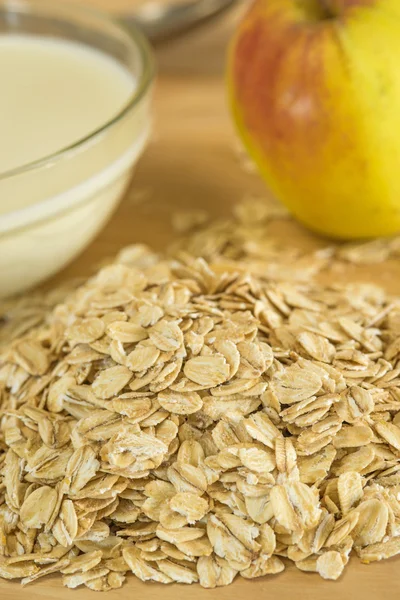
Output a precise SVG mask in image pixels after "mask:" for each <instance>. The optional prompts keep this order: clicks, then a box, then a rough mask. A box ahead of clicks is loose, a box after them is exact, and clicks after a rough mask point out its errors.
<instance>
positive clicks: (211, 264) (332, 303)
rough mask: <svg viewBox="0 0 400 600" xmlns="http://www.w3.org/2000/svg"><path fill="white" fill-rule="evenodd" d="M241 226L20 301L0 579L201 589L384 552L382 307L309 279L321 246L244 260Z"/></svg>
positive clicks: (398, 373)
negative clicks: (57, 294) (60, 294)
mask: <svg viewBox="0 0 400 600" xmlns="http://www.w3.org/2000/svg"><path fill="white" fill-rule="evenodd" d="M241 218H242V221H243V216H242V217H241ZM181 222H182V221H181ZM240 227H241V228H240ZM240 227H238V228H237V229H236V230H235V231H234V232H233V231H232V230H231V233H230V234H229V227H228V226H227V224H226V223H225V224H224V223H220V224H217V225H215V224H214V225H210V226H209V227H208V228H206V229H204V230H202V231H201V232H199V233H198V234H196V235H194V236H193V237H192V241H191V243H190V244H186V247H187V248H189V251H190V252H189V253H188V252H184V253H183V252H178V253H177V254H176V256H175V258H165V257H164V258H163V257H159V256H157V255H155V254H153V253H152V252H150V251H148V250H146V249H145V248H143V247H132V248H128V249H126V250H125V251H123V252H122V253H121V254H120V256H119V257H118V258H117V260H116V261H115V262H114V263H113V264H110V265H109V266H106V267H105V268H103V269H102V270H100V272H99V273H98V274H97V275H95V276H94V277H93V278H91V279H90V280H89V281H87V282H86V283H85V284H83V285H82V286H81V287H79V288H78V289H77V290H74V291H72V292H70V293H69V294H68V295H67V296H66V298H65V299H64V300H63V301H62V302H61V303H60V299H59V298H58V301H59V303H58V304H56V306H55V307H54V309H52V310H49V309H47V310H45V309H44V306H45V305H46V303H45V304H42V305H40V306H39V308H38V310H37V311H36V312H35V310H34V307H31V309H32V310H31V313H29V306H28V305H26V304H23V305H22V307H21V310H22V312H24V310H27V311H28V317H30V318H31V321H30V322H29V319H28V322H26V323H25V325H20V330H17V332H16V329H15V327H16V326H15V324H14V327H12V328H11V329H10V332H11V333H10V335H9V339H8V342H7V344H6V345H5V348H4V350H3V353H2V356H1V358H0V419H1V420H0V577H4V578H6V579H22V583H23V584H26V583H29V582H31V581H34V580H36V579H38V578H39V577H42V576H44V575H47V574H49V573H61V574H62V575H61V576H62V579H63V583H64V584H65V585H66V586H68V587H71V588H75V587H77V586H80V585H86V586H87V587H88V588H90V589H92V590H109V589H112V588H118V587H120V586H121V585H122V584H123V582H124V580H125V577H126V574H127V573H128V572H133V573H134V574H135V575H136V576H137V577H139V578H140V579H141V580H143V581H157V582H161V583H171V582H174V581H178V582H181V583H195V582H199V583H200V584H201V585H202V586H204V587H207V588H212V587H216V586H222V585H227V584H229V583H231V582H232V581H233V580H234V578H235V577H236V576H239V575H240V576H242V577H245V578H255V577H260V576H264V575H270V574H271V575H272V574H276V573H280V572H281V571H283V570H284V568H285V563H286V562H287V561H288V560H289V561H292V562H294V563H295V565H296V566H297V567H298V568H299V569H300V570H303V571H311V572H317V573H319V574H320V575H321V576H322V577H324V578H326V579H337V578H338V577H340V575H341V573H342V572H343V569H344V567H345V565H346V564H347V562H348V560H349V555H350V553H351V551H352V550H355V552H356V553H357V554H358V555H359V557H360V558H361V560H362V561H363V562H366V563H367V562H370V561H377V560H381V559H384V558H390V557H392V556H394V555H396V554H399V553H400V501H399V498H400V496H399V494H400V302H399V301H398V300H396V299H392V298H388V297H387V296H386V294H385V293H384V292H383V291H382V290H381V289H379V288H376V287H374V286H371V285H358V286H354V285H353V286H351V287H347V288H343V287H340V286H332V287H326V286H322V285H320V284H317V283H313V282H312V280H311V279H310V274H312V273H314V272H317V271H318V270H319V269H320V268H321V266H322V265H323V264H324V261H326V260H327V257H328V256H331V255H332V253H329V252H319V253H318V252H317V253H315V254H313V255H310V256H308V257H301V256H295V255H294V254H293V253H292V254H290V252H289V254H287V255H285V256H283V255H282V252H280V253H279V252H278V251H277V252H276V253H275V254H274V249H273V248H272V247H271V246H269V247H267V246H265V248H264V250H265V257H264V259H262V256H261V255H260V253H258V254H257V255H256V256H255V255H254V252H252V248H253V245H254V230H253V228H252V227H251V226H250V227H248V229H249V231H251V232H252V236H251V237H250V238H248V239H247V240H246V239H245V236H244V234H243V231H244V229H243V228H244V225H243V223H242V225H241V226H240ZM207 232H208V233H207ZM252 244H253V245H252ZM196 245H197V246H198V247H199V249H200V247H201V252H202V253H203V255H205V256H206V258H207V259H208V261H206V260H204V258H196V257H195V256H193V255H192V254H191V253H193V254H194V255H195V254H196ZM235 248H236V250H235ZM199 253H200V250H199ZM294 259H296V260H297V263H296V264H297V265H298V271H297V277H294V279H295V280H296V281H293V280H292V281H290V280H289V279H290V278H289V277H287V270H286V271H285V268H284V265H285V264H286V266H287V268H289V265H290V264H291V268H292V272H293V271H296V269H293V261H294ZM279 260H280V261H281V262H279ZM285 261H286V263H285ZM302 269H303V271H302ZM278 272H280V273H281V274H283V275H285V277H283V279H284V280H281V281H277V280H275V281H273V279H276V277H275V278H274V277H272V275H273V274H275V276H276V274H277V273H278ZM250 273H251V274H250ZM299 273H303V275H302V276H301V277H299V276H298V274H299ZM307 279H308V280H309V281H307ZM302 280H303V281H302ZM53 304H54V301H53V302H52V301H51V299H48V300H47V306H48V307H50V306H52V305H53ZM4 314H6V311H5V310H4ZM21 334H22V335H21Z"/></svg>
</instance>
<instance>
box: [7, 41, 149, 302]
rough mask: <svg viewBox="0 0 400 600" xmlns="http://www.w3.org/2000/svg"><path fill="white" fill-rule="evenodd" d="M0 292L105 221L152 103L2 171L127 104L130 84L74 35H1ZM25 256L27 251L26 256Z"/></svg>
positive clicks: (18, 285)
mask: <svg viewBox="0 0 400 600" xmlns="http://www.w3.org/2000/svg"><path fill="white" fill-rule="evenodd" d="M0 82H1V93H0V296H5V295H8V294H10V293H14V292H16V291H18V290H20V289H23V288H24V287H29V286H30V285H32V284H34V283H36V282H37V281H39V280H41V279H43V278H44V277H46V276H48V275H49V274H51V273H53V272H55V271H57V270H58V268H60V267H61V266H63V265H64V264H65V263H66V262H68V261H69V260H70V259H71V258H72V257H73V256H74V255H75V254H77V252H79V251H80V250H81V249H82V248H83V247H84V246H85V245H86V244H87V243H88V241H89V240H90V239H91V238H92V237H93V236H94V235H95V233H96V232H97V231H98V229H99V228H100V227H101V225H102V224H103V223H104V222H105V220H106V219H107V217H108V215H109V213H110V212H111V211H112V209H113V208H114V206H115V203H116V202H117V200H118V199H119V198H120V196H121V194H122V193H123V191H124V190H125V188H126V185H127V183H128V181H129V177H130V174H131V167H132V165H133V164H134V163H135V162H136V160H137V158H138V156H139V155H140V153H141V152H142V150H143V147H144V144H145V141H146V139H147V135H148V129H149V118H148V101H145V100H143V101H142V102H140V103H139V104H138V106H136V107H135V108H134V109H132V110H131V111H128V112H127V114H126V115H125V117H124V118H123V119H121V121H120V122H119V123H117V124H116V125H113V126H112V127H110V128H109V129H108V130H107V131H105V132H103V133H102V134H101V135H100V136H97V137H94V138H92V139H91V140H90V141H89V142H88V143H87V144H84V145H83V146H80V147H78V148H76V149H71V150H70V151H69V152H68V153H67V154H66V155H64V157H63V158H62V159H61V160H55V161H54V163H52V164H51V165H50V166H49V165H46V166H43V167H42V168H40V169H31V170H28V171H27V172H26V173H24V174H22V175H21V174H17V175H15V176H12V177H5V178H4V177H3V178H2V177H1V174H4V173H5V172H10V171H12V170H13V169H18V167H21V166H23V165H26V164H27V163H31V162H33V161H38V160H41V159H43V158H45V157H47V156H49V155H51V154H53V153H55V152H57V151H59V150H61V149H63V148H66V147H69V146H70V145H72V144H74V143H76V142H77V141H79V140H81V139H83V138H85V137H86V136H89V135H90V134H92V133H93V132H94V131H96V130H97V129H98V128H100V127H102V126H103V125H104V124H105V123H106V122H108V121H110V120H112V119H113V117H115V116H117V115H118V114H119V113H120V112H121V110H123V109H124V107H126V106H127V105H128V103H129V100H130V98H131V97H132V93H133V92H134V90H135V86H136V82H135V80H134V77H133V76H132V75H131V74H130V73H129V71H128V70H127V69H125V68H124V67H122V66H121V65H120V64H118V63H117V61H115V60H114V59H113V58H111V57H109V56H107V55H106V54H103V53H102V52H100V51H97V50H94V49H91V48H90V47H88V46H84V45H80V44H77V43H74V42H68V41H63V40H56V39H52V38H44V37H43V38H42V37H34V36H28V35H26V36H25V35H10V34H4V35H0ZM27 257H29V258H27Z"/></svg>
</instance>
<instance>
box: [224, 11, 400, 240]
mask: <svg viewBox="0 0 400 600" xmlns="http://www.w3.org/2000/svg"><path fill="white" fill-rule="evenodd" d="M228 68H229V90H230V99H231V105H232V108H233V113H234V117H235V120H236V123H237V125H238V129H239V132H240V134H241V136H242V139H243V140H244V142H245V145H246V146H247V149H248V150H249V152H250V154H251V156H252V157H253V158H254V160H255V162H256V163H257V164H258V166H259V168H260V170H261V173H262V174H263V176H264V177H265V179H266V181H267V183H268V185H269V186H270V188H271V190H272V191H273V192H274V194H275V195H276V196H277V197H278V198H279V199H280V200H281V201H282V202H283V203H284V204H285V205H286V206H287V207H288V208H289V210H290V211H291V212H292V213H293V214H294V215H295V216H296V217H297V218H298V219H299V220H300V221H301V222H302V223H304V224H305V225H307V226H308V227H310V228H311V229H313V230H315V231H318V232H321V233H323V234H327V235H330V236H335V237H339V238H362V237H369V236H377V235H390V234H393V233H398V232H399V231H400V0H256V1H255V2H254V3H253V4H252V5H251V7H250V9H249V11H248V13H247V15H246V16H245V17H244V20H243V21H242V23H241V24H240V26H239V28H238V31H237V33H236V35H235V37H234V40H233V43H232V47H231V52H230V59H229V67H228Z"/></svg>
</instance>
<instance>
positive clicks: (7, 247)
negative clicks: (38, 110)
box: [0, 0, 154, 297]
mask: <svg viewBox="0 0 400 600" xmlns="http://www.w3.org/2000/svg"><path fill="white" fill-rule="evenodd" d="M7 33H12V34H23V35H26V34H29V35H34V36H46V37H50V38H53V39H54V38H56V39H62V40H66V41H70V42H77V43H79V44H83V45H86V46H89V47H91V48H94V49H97V50H100V51H101V52H103V53H105V54H107V55H108V56H109V57H112V58H113V59H114V60H115V61H117V62H118V63H119V64H120V65H122V66H123V67H124V68H125V69H128V70H129V72H130V73H131V74H132V76H133V78H134V79H135V81H136V87H135V89H134V91H133V93H132V94H131V96H130V98H129V100H128V102H127V103H126V104H125V105H124V107H123V108H122V109H121V110H120V112H119V113H118V114H113V115H110V118H109V120H107V121H106V122H104V123H103V124H102V125H101V126H100V127H99V128H97V129H96V130H95V131H93V132H92V133H90V135H87V136H86V137H84V138H82V139H77V140H76V141H75V142H74V143H72V144H71V145H69V146H68V147H63V148H60V149H59V150H57V151H56V152H55V153H53V154H51V155H50V156H44V157H42V158H40V159H39V160H35V161H34V162H31V163H29V164H23V165H21V166H18V167H17V168H14V169H12V170H9V171H5V172H4V171H2V169H1V164H0V297H5V296H8V295H11V294H15V293H17V292H20V291H22V290H23V289H26V288H29V287H32V286H33V285H35V284H37V283H39V282H40V281H42V280H44V279H45V278H47V277H49V276H50V275H52V274H54V273H55V272H57V271H58V270H59V269H61V268H62V267H63V266H64V265H66V264H67V263H68V262H69V261H71V260H72V259H73V258H74V257H75V256H76V255H77V254H78V253H79V252H81V251H82V250H83V249H84V248H85V246H87V245H88V244H89V242H90V241H91V240H92V239H93V238H94V236H95V235H96V234H97V233H98V231H99V230H100V229H101V228H102V227H103V225H104V224H105V223H106V221H107V220H108V218H109V217H110V215H111V213H112V211H113V210H114V208H115V207H116V205H117V203H118V201H119V200H120V199H121V197H122V195H123V193H124V191H125V190H126V188H127V185H128V184H129V182H130V179H131V175H132V172H133V167H134V165H135V164H136V162H137V160H138V158H139V157H140V155H141V154H142V152H143V150H144V147H145V145H146V142H147V140H148V137H149V133H150V127H151V116H150V105H151V88H152V81H153V77H154V66H153V59H152V54H151V50H150V48H149V46H148V44H147V42H146V40H145V39H144V37H143V36H142V35H141V33H140V32H139V31H135V30H133V31H132V30H130V31H129V32H128V31H125V30H124V29H123V28H122V27H121V26H119V25H118V24H117V23H116V22H114V21H113V20H112V19H111V18H108V17H107V16H105V15H102V14H101V13H99V12H96V11H93V10H91V9H82V8H80V7H78V6H76V5H69V4H63V3H62V2H59V1H58V0H57V2H54V1H51V0H49V1H46V0H0V35H2V34H7ZM1 83H2V85H3V86H4V85H7V82H1ZM49 85H51V82H49ZM26 102H29V95H28V97H27V99H26ZM0 143H3V144H6V143H7V140H4V139H0ZM66 182H67V183H66ZM27 190H29V192H28V193H29V198H27ZM1 198H8V199H9V198H12V208H11V210H5V209H4V208H3V211H2V207H1ZM21 199H22V201H21ZM9 204H10V202H9V201H8V203H7V205H8V206H9ZM3 206H4V205H3Z"/></svg>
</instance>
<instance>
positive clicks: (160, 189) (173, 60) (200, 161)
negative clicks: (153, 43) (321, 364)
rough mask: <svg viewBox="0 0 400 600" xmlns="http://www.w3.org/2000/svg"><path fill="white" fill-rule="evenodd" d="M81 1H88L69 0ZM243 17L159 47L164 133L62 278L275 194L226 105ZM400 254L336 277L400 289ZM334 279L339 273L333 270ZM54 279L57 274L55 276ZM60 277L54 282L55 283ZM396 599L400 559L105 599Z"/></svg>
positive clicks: (0, 585) (274, 231)
mask: <svg viewBox="0 0 400 600" xmlns="http://www.w3.org/2000/svg"><path fill="white" fill-rule="evenodd" d="M70 1H71V2H77V3H80V0H70ZM133 1H134V0H91V4H94V5H98V6H101V7H102V8H111V7H112V8H113V10H118V9H122V8H126V7H129V6H131V5H132V2H133ZM235 20H236V16H235V15H232V18H229V19H225V20H224V21H223V22H220V23H217V24H216V25H212V26H209V27H208V28H206V29H204V30H202V31H198V32H196V33H193V34H190V36H189V37H185V38H182V39H180V40H176V41H174V42H170V43H169V44H168V45H163V46H161V47H159V48H158V50H157V58H158V64H159V77H158V84H157V89H156V93H155V120H156V123H155V132H154V138H153V141H152V142H151V144H150V146H149V148H148V150H147V152H146V154H145V156H144V158H143V159H142V161H141V164H140V166H139V168H138V171H137V174H136V176H135V179H134V182H133V185H132V188H131V190H130V192H129V193H128V194H127V196H126V198H125V200H124V201H123V202H122V204H121V206H120V207H119V209H118V211H117V212H116V214H115V215H114V217H113V219H112V220H111V222H110V223H109V225H108V226H107V227H106V229H105V230H104V231H103V232H102V233H101V234H100V235H99V237H98V238H97V239H96V240H95V241H94V242H93V244H92V245H91V246H90V248H88V250H86V252H85V253H84V254H83V255H82V256H80V257H79V258H78V259H77V260H76V261H75V262H74V263H73V264H71V265H70V266H69V267H68V268H67V269H65V270H64V271H63V273H61V274H60V275H58V276H57V277H56V278H55V281H61V280H63V279H66V278H68V277H71V276H75V275H83V274H86V273H88V272H89V271H90V270H91V268H93V265H95V264H96V263H97V262H98V261H99V260H100V259H102V258H104V257H106V256H110V255H112V254H115V252H116V251H118V249H120V248H121V247H122V246H124V245H126V244H130V243H133V242H145V243H148V244H151V245H152V246H155V247H156V248H157V249H162V248H163V246H165V244H166V243H168V242H169V241H171V239H172V237H173V231H172V228H171V226H170V222H169V217H170V215H171V213H173V212H174V211H176V210H179V209H182V208H188V207H191V208H205V209H206V210H208V211H209V212H210V213H211V214H212V215H215V216H217V215H223V214H227V213H229V211H230V210H231V208H232V205H233V204H234V203H235V202H237V201H240V200H241V199H243V197H244V196H245V195H247V194H249V193H254V194H256V195H262V194H266V193H267V192H266V191H265V187H264V184H263V183H262V182H261V180H260V179H259V178H258V177H257V176H256V175H254V174H249V173H247V172H246V171H245V170H244V169H243V168H242V166H241V163H240V161H239V160H238V156H237V150H236V148H237V146H236V140H235V136H234V131H233V127H232V124H231V121H230V117H229V113H228V111H227V107H226V99H225V92H224V85H223V69H224V61H225V50H226V45H227V41H228V39H229V37H230V35H231V31H232V28H233V26H234V22H235ZM269 235H273V236H275V237H276V238H277V239H279V240H281V242H282V244H283V245H284V244H285V242H286V240H290V244H293V243H295V244H298V245H300V246H301V247H309V248H311V247H316V246H320V245H323V244H325V243H326V242H323V241H321V240H320V239H318V238H316V237H314V236H312V235H310V234H309V233H307V232H306V231H304V230H303V229H302V228H301V227H299V226H298V225H296V224H295V223H293V222H281V223H280V224H279V225H273V226H272V227H271V229H270V231H269ZM399 262H400V261H391V262H390V263H388V264H385V265H384V266H382V265H378V266H375V267H366V268H356V267H349V268H347V269H345V270H344V271H343V272H342V273H340V274H337V275H335V277H337V278H339V277H340V279H345V280H346V279H347V280H352V281H354V280H366V279H367V280H369V281H376V282H379V283H381V284H382V285H384V286H385V287H387V288H388V289H390V290H391V291H395V292H396V293H400V264H399ZM331 277H332V276H331ZM53 282H54V281H53ZM50 284H51V282H50ZM179 594H187V595H188V597H189V598H190V600H228V599H229V600H230V599H231V598H233V599H235V600H236V599H244V598H252V600H269V599H275V598H277V599H278V600H295V599H296V598H297V597H300V599H301V600H394V599H395V598H397V597H398V596H399V595H400V559H392V560H390V561H386V562H384V563H380V564H379V563H376V564H372V565H370V566H368V567H367V566H364V565H361V564H360V563H359V562H358V560H357V559H353V560H352V561H351V564H350V567H349V568H348V569H347V570H346V571H345V574H344V576H343V577H342V578H341V579H340V581H338V582H335V583H332V582H329V583H328V582H325V581H323V580H322V579H320V578H319V577H318V576H316V575H313V574H306V573H300V572H299V571H297V570H296V569H295V568H294V567H288V569H287V570H286V571H285V572H284V573H282V574H280V575H278V576H273V577H269V578H264V579H261V580H253V581H246V580H244V579H237V580H236V582H235V583H234V584H233V586H230V587H228V588H219V589H217V590H203V589H201V588H200V587H199V586H190V587H184V586H179V587H177V586H161V585H159V584H143V583H141V582H140V581H138V580H136V579H134V578H133V577H132V578H130V579H129V581H128V583H127V584H125V586H124V587H123V588H122V589H120V590H117V591H113V592H108V593H107V595H106V596H104V598H107V599H110V600H111V599H118V600H128V599H131V598H136V599H138V600H145V599H146V600H161V599H162V600H174V599H175V598H176V597H177V596H178V595H179ZM55 598H57V599H59V600H89V599H91V598H99V596H98V595H97V594H96V593H95V592H91V591H89V590H87V589H86V588H85V589H80V588H79V589H77V590H74V591H72V590H67V589H65V588H62V586H61V584H60V581H59V578H46V579H43V580H39V581H38V582H37V583H34V584H32V585H30V586H29V587H28V588H26V589H22V588H21V587H20V586H19V584H17V583H8V582H4V581H1V580H0V599H1V600H45V599H49V600H53V599H55Z"/></svg>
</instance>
